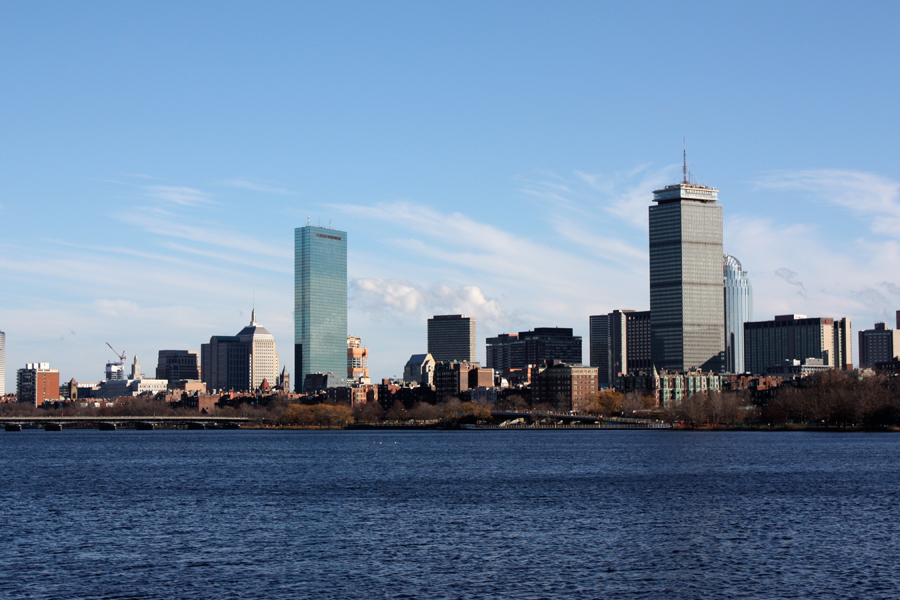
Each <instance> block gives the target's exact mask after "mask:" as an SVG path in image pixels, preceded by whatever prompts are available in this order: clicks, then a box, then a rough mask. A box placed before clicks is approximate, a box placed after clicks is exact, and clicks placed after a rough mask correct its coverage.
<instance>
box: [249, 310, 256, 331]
mask: <svg viewBox="0 0 900 600" xmlns="http://www.w3.org/2000/svg"><path fill="white" fill-rule="evenodd" d="M250 327H256V307H254V308H253V312H251V313H250Z"/></svg>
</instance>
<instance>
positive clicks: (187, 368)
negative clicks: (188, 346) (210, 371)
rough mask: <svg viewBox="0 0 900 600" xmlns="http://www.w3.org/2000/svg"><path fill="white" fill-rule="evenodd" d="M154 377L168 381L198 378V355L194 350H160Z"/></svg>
mask: <svg viewBox="0 0 900 600" xmlns="http://www.w3.org/2000/svg"><path fill="white" fill-rule="evenodd" d="M156 378H157V379H168V380H169V381H184V380H199V379H200V355H199V354H197V352H196V350H160V351H159V356H158V358H157V362H156Z"/></svg>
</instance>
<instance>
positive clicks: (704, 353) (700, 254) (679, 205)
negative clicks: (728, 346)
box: [650, 173, 725, 372]
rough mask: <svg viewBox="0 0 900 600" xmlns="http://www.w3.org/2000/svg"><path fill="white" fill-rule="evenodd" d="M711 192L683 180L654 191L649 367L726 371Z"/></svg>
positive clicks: (717, 210) (717, 211) (718, 226)
mask: <svg viewBox="0 0 900 600" xmlns="http://www.w3.org/2000/svg"><path fill="white" fill-rule="evenodd" d="M718 196H719V191H718V190H716V189H715V188H711V187H706V186H704V185H697V184H693V183H690V182H689V181H688V180H687V175H686V173H685V178H684V181H682V182H681V183H676V184H674V185H667V186H666V187H664V188H663V189H661V190H655V191H654V192H653V201H654V202H656V206H651V207H650V318H651V324H650V334H651V355H652V359H653V365H654V366H655V367H656V368H658V369H667V370H670V371H686V370H688V369H691V368H694V367H698V368H702V369H704V370H712V371H715V372H720V371H722V370H723V369H724V367H725V360H724V359H725V315H724V306H723V305H724V302H723V301H722V255H723V252H722V207H721V206H720V205H719V204H716V200H717V199H718Z"/></svg>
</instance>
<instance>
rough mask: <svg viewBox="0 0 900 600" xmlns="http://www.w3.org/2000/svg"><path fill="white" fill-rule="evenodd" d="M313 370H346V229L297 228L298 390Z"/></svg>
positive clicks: (343, 373) (341, 375)
mask: <svg viewBox="0 0 900 600" xmlns="http://www.w3.org/2000/svg"><path fill="white" fill-rule="evenodd" d="M310 373H334V374H335V375H336V376H337V377H338V378H340V379H343V378H344V377H345V376H346V374H347V232H345V231H337V230H336V229H326V228H324V227H311V226H309V225H307V226H306V227H298V228H297V229H295V230H294V375H295V377H296V383H295V386H294V389H295V390H296V391H298V392H302V391H303V390H304V387H303V386H304V383H305V381H306V376H307V375H309V374H310Z"/></svg>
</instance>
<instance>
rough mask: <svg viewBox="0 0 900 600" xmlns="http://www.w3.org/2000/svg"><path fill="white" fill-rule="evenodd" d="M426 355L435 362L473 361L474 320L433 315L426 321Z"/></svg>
mask: <svg viewBox="0 0 900 600" xmlns="http://www.w3.org/2000/svg"><path fill="white" fill-rule="evenodd" d="M428 353H429V354H431V356H433V357H434V360H435V361H438V362H439V361H442V360H461V361H468V362H473V361H474V360H475V319H473V318H470V317H467V316H466V315H435V316H434V317H432V318H430V319H428Z"/></svg>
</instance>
